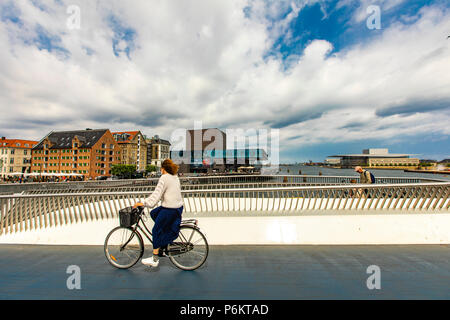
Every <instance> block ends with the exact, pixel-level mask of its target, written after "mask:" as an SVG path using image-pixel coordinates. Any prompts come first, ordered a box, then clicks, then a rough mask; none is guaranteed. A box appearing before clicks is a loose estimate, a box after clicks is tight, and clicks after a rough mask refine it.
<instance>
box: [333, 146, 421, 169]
mask: <svg viewBox="0 0 450 320" xmlns="http://www.w3.org/2000/svg"><path fill="white" fill-rule="evenodd" d="M330 158H340V163H341V167H342V168H354V167H356V166H362V167H407V166H409V167H410V166H418V165H419V159H417V158H410V155H409V154H395V153H389V150H388V149H364V150H363V151H362V153H361V154H343V155H333V156H330Z"/></svg>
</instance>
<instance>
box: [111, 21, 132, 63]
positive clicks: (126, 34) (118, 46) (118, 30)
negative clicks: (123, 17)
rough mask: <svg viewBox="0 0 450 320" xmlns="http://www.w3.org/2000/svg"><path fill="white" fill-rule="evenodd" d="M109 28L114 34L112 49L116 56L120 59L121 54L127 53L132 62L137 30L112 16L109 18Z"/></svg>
mask: <svg viewBox="0 0 450 320" xmlns="http://www.w3.org/2000/svg"><path fill="white" fill-rule="evenodd" d="M108 24H109V27H110V28H111V29H112V30H113V32H114V37H113V38H112V48H113V52H114V55H115V56H116V57H119V56H120V54H121V53H125V54H126V55H127V57H128V59H129V60H131V56H130V54H131V52H132V51H133V50H135V48H136V46H135V43H134V42H135V39H136V35H137V33H136V30H134V29H133V28H131V27H127V26H125V25H124V24H123V23H122V22H121V21H120V20H119V19H118V17H116V16H114V15H110V16H109V17H108Z"/></svg>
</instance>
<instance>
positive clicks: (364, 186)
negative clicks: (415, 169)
mask: <svg viewBox="0 0 450 320" xmlns="http://www.w3.org/2000/svg"><path fill="white" fill-rule="evenodd" d="M433 186H449V187H450V182H434V183H404V184H350V185H348V184H346V185H339V186H329V185H328V186H303V187H277V188H273V187H270V188H267V187H265V188H238V189H199V190H181V193H182V194H191V193H209V194H211V193H242V192H271V191H275V192H276V191H280V192H281V191H307V190H342V189H376V188H384V189H386V188H414V187H433ZM151 193H152V192H147V191H122V192H90V193H88V192H85V193H53V194H51V193H49V194H13V195H0V199H11V198H15V199H18V198H48V197H82V196H86V197H95V196H133V195H141V196H142V195H146V194H148V195H150V194H151Z"/></svg>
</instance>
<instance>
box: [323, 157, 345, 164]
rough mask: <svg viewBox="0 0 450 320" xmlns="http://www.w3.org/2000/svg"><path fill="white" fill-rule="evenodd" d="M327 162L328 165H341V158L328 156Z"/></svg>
mask: <svg viewBox="0 0 450 320" xmlns="http://www.w3.org/2000/svg"><path fill="white" fill-rule="evenodd" d="M325 164H326V165H328V166H339V165H340V164H341V159H334V158H327V159H325Z"/></svg>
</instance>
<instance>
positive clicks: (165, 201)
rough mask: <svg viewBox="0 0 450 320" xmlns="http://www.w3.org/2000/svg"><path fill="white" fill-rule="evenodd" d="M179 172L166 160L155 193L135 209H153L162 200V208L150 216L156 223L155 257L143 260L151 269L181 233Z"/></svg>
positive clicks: (176, 166)
mask: <svg viewBox="0 0 450 320" xmlns="http://www.w3.org/2000/svg"><path fill="white" fill-rule="evenodd" d="M177 172H178V165H176V164H175V163H174V162H173V161H172V160H170V159H166V160H164V161H163V163H162V165H161V174H162V175H161V177H160V178H159V180H158V184H157V186H156V188H155V191H153V193H152V194H151V195H150V197H148V198H147V199H145V201H144V203H136V204H135V205H134V207H139V206H145V207H147V208H153V207H155V206H156V205H157V204H158V202H159V200H161V206H160V207H157V208H155V209H153V210H152V211H151V212H150V216H151V217H152V219H153V221H155V225H154V226H153V229H152V235H153V256H152V257H149V258H147V259H142V263H143V264H145V265H148V266H151V267H157V266H158V264H159V254H160V252H159V249H160V248H164V247H166V246H167V245H168V244H170V243H171V242H172V241H174V240H175V239H176V238H177V237H178V234H179V232H180V223H181V214H182V213H183V198H182V196H181V186H180V180H179V179H178V176H177ZM161 251H162V250H161ZM161 253H162V252H161Z"/></svg>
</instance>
